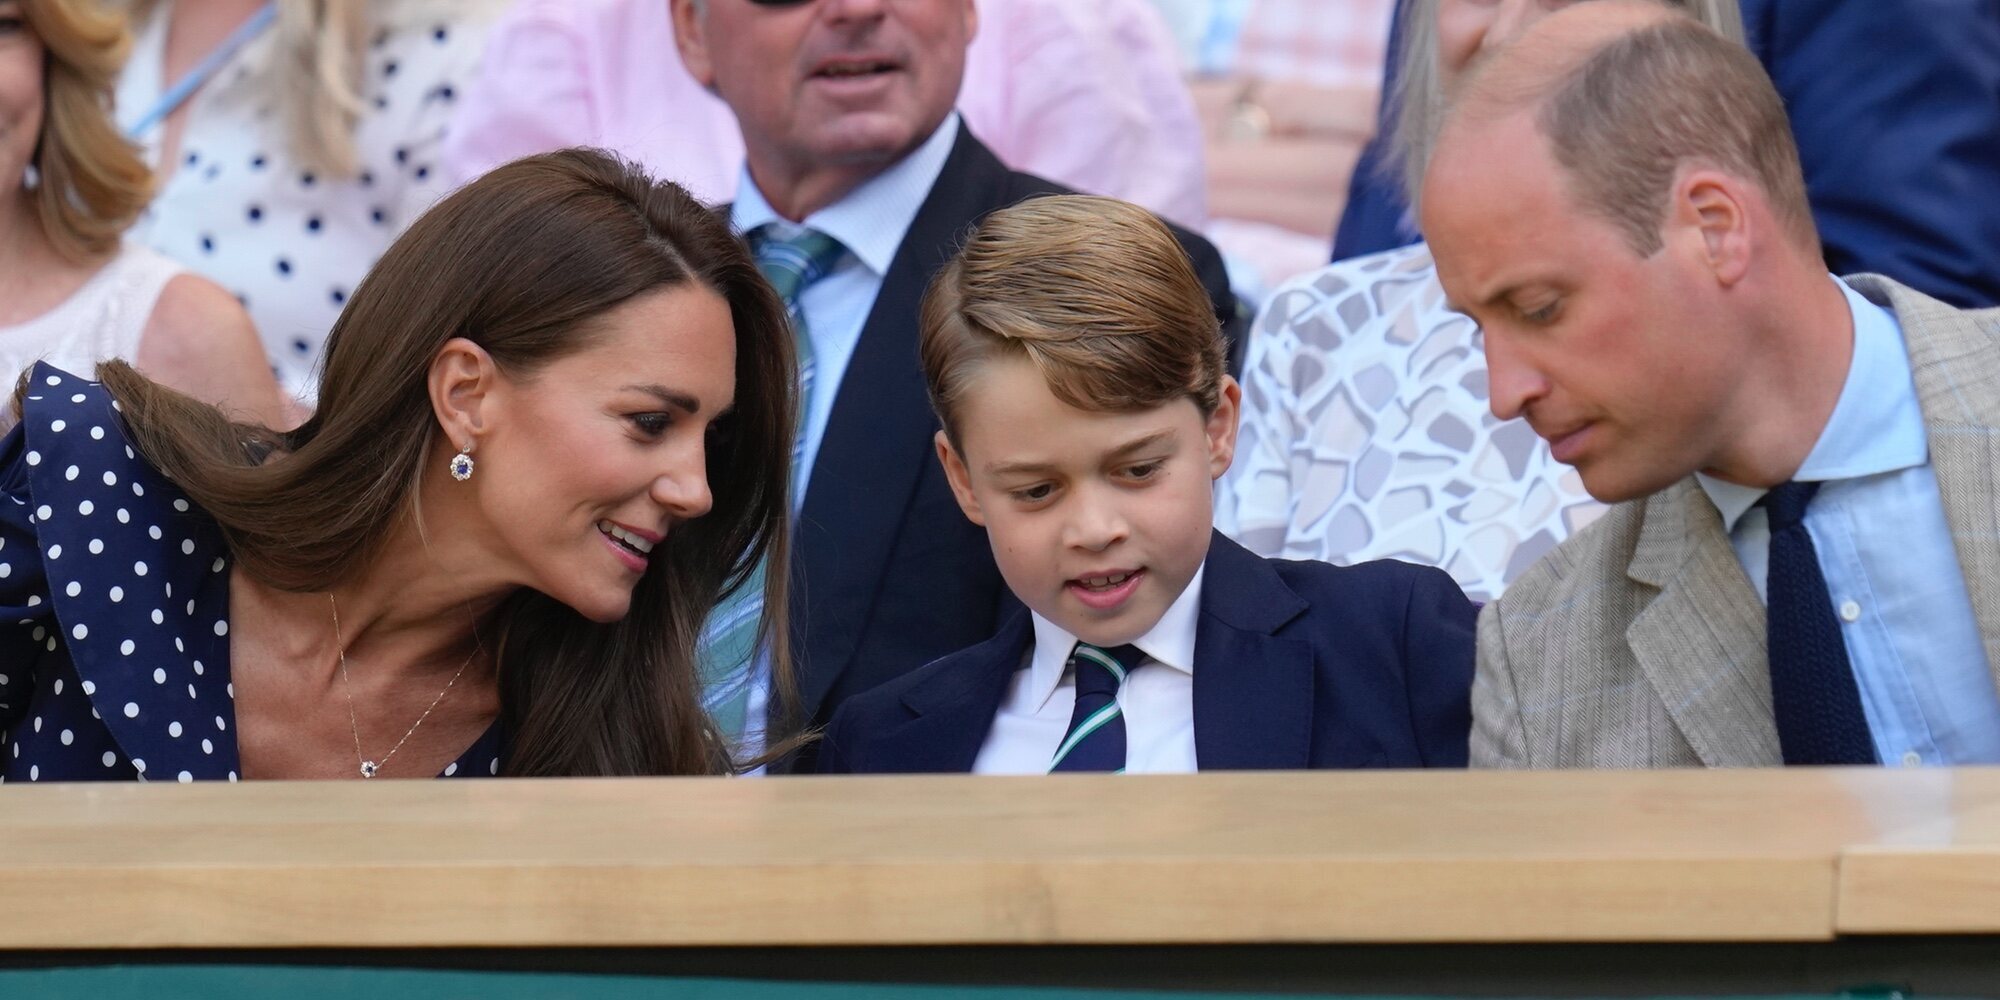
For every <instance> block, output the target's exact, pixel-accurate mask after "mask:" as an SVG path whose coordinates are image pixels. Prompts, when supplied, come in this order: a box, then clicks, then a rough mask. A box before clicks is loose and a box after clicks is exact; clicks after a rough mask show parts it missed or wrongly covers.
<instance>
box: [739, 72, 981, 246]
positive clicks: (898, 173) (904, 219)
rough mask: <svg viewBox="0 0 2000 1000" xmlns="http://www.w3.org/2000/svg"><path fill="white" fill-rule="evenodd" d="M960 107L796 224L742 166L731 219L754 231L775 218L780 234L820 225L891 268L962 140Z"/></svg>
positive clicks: (829, 233) (742, 228)
mask: <svg viewBox="0 0 2000 1000" xmlns="http://www.w3.org/2000/svg"><path fill="white" fill-rule="evenodd" d="M958 123H959V117H958V112H956V111H953V112H952V113H951V114H949V115H946V116H945V119H944V121H943V122H942V123H941V124H939V125H938V127H937V131H935V132H932V133H931V136H930V138H928V139H925V140H924V142H923V144H922V145H920V146H918V147H917V148H916V149H915V150H913V151H911V153H910V154H909V155H908V156H905V157H903V158H902V159H900V160H898V161H896V163H895V164H894V165H892V166H891V167H889V169H887V170H884V171H882V172H881V173H879V174H876V175H875V176H873V177H870V178H869V179H868V180H867V181H865V182H863V183H862V185H861V186H860V187H857V188H855V189H854V190H852V191H849V192H848V193H847V196H846V197H844V198H842V199H840V200H839V201H836V202H834V203H833V204H831V205H828V206H826V207H825V208H822V209H820V210H819V211H817V212H814V213H813V214H811V215H808V216H806V219H805V222H804V223H793V222H791V221H790V220H788V219H786V218H784V217H783V216H780V215H779V214H778V212H777V210H776V209H773V208H772V207H771V203H770V202H769V201H766V200H765V198H764V192H762V191H760V190H758V189H757V182H756V181H755V180H754V179H752V178H751V176H750V168H749V167H748V166H747V165H746V166H745V167H744V168H743V173H742V178H741V180H740V181H739V182H738V184H737V185H736V192H737V193H736V201H735V203H734V204H732V205H731V206H730V209H729V220H730V222H732V223H734V224H735V226H736V229H737V231H739V232H742V233H751V232H755V231H756V230H757V227H759V226H763V225H767V224H771V223H776V224H777V226H778V229H779V235H781V236H791V235H793V234H794V233H796V232H797V231H798V230H800V229H816V230H818V231H820V232H822V233H825V234H826V235H828V236H831V237H833V238H834V239H836V240H839V241H840V245H841V246H844V247H846V248H847V250H848V252H849V253H852V254H853V255H854V256H855V258H856V259H857V260H859V261H861V263H862V264H864V265H866V266H867V268H868V269H869V270H870V271H873V272H874V273H875V274H877V275H884V274H888V273H889V264H890V262H892V261H894V260H895V259H896V250H897V248H899V247H901V246H902V245H903V234H904V233H906V232H908V231H909V228H910V223H912V222H914V221H916V218H917V211H918V210H919V209H921V208H923V207H924V199H926V198H928V197H930V193H931V187H932V186H933V185H935V184H936V183H937V179H938V175H939V174H941V173H943V172H944V161H945V160H946V159H948V158H949V157H950V156H951V148H952V146H953V145H954V144H955V143H957V142H958Z"/></svg>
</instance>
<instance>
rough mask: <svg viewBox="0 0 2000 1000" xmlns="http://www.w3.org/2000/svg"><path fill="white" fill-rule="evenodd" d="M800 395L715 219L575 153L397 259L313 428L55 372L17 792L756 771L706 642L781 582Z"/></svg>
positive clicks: (23, 613)
mask: <svg viewBox="0 0 2000 1000" xmlns="http://www.w3.org/2000/svg"><path fill="white" fill-rule="evenodd" d="M793 364H794V361H793V357H792V347H791V335H790V332H789V329H788V327H787V325H786V320H785V314H784V310H783V307H782V305H781V304H780V303H779V300H778V299H777V297H776V295H775V294H774V293H773V292H772V291H771V289H770V286H769V285H767V284H766V283H765V282H764V280H763V278H762V277H761V276H760V275H759V274H758V272H757V268H756V265H755V263H754V262H753V261H752V260H751V257H750V255H749V253H748V251H747V250H746V249H744V247H743V246H742V244H741V243H740V242H738V241H737V240H736V239H735V238H734V236H733V235H732V234H731V233H730V231H729V230H728V228H727V227H726V225H724V224H723V222H721V221H720V220H719V219H718V218H717V217H716V216H715V215H714V214H712V213H711V212H709V211H708V210H707V209H705V208H704V207H703V206H701V205H700V204H698V203H696V202H695V201H694V200H693V199H692V198H690V197H688V196H687V194H686V193H685V192H683V191H682V190H681V189H679V188H678V187H675V186H673V185H671V184H666V183H659V182H654V181H652V180H650V179H649V178H647V177H645V176H644V175H643V174H641V173H639V172H637V171H636V170H634V169H633V168H631V167H628V166H626V165H623V164H621V163H619V162H617V161H615V160H612V159H610V158H609V157H607V156H605V155H603V154H599V153H593V152H588V151H578V150H571V151H564V152H561V153H553V154H549V155H546V156H540V157H534V158H531V159H527V160H522V161H518V162H516V163H513V164H510V165H508V166H505V167H502V168H500V169H499V170H496V171H494V172H493V173H491V174H489V175H487V176H486V177H484V178H481V179H480V180H478V181H476V182H475V183H473V184H471V185H470V186H468V187H466V188H465V189H463V190H461V191H459V192H458V193H456V194H454V195H453V196H451V197H450V198H448V199H446V200H445V201H444V202H442V203H441V204H440V205H439V206H438V207H436V208H435V209H433V210H432V211H431V212H429V213H428V214H426V215H425V216H424V217H423V218H421V219H420V220H419V221H418V222H417V224H416V225H415V226H414V227H412V228H411V229H410V231H409V232H408V233H407V234H405V236H404V237H403V238H402V239H400V240H399V241H397V243H396V244H395V245H394V246H393V247H391V248H390V250H389V252H388V253H387V254H386V255H385V256H384V257H383V259H382V260H381V262H380V263H379V264H378V265H377V266H376V267H375V269H374V270H373V271H371V272H370V274H369V275H368V277H367V278H366V279H365V280H364V281H363V282H362V283H361V284H360V286H359V287H358V288H356V289H355V293H354V296H353V298H352V300H351V301H350V302H349V304H348V307H347V309H346V311H345V312H344V313H343V314H342V315H341V318H340V320H339V321H338V323H337V324H336V325H335V326H334V329H333V332H332V335H331V338H330V340H329V344H328V353H327V360H326V367H325V372H324V375H323V377H322V378H321V381H320V384H319V399H320V405H319V409H318V411H317V412H316V413H315V414H314V416H313V417H312V418H311V419H310V420H308V421H307V422H306V423H305V424H304V425H302V426H300V427H299V428H298V429H297V430H295V431H291V432H276V431H272V430H269V429H266V428H263V427H256V426H250V425H244V424H236V423H232V422H230V421H229V420H228V419H227V418H226V417H225V416H224V415H223V414H221V413H220V412H218V411H217V410H215V409H214V408H212V407H209V406H206V405H204V404H201V403H198V402H196V401H194V400H192V399H189V398H187V397H186V396H183V395H180V394H178V393H175V392H173V391H171V390H168V389H165V388H163V387H161V386H159V385H157V384H155V383H153V382H150V381H148V380H147V379H145V378H144V377H142V376H140V375H139V374H138V373H136V372H134V371H133V370H132V369H131V368H129V367H126V366H124V365H121V364H109V365H106V366H104V367H102V368H100V369H99V372H98V378H99V379H100V380H101V384H100V383H99V382H92V381H89V380H87V379H86V378H85V377H80V376H79V375H76V374H72V373H67V372H62V371H58V370H55V369H53V368H50V367H48V366H40V367H37V368H36V369H35V370H34V372H33V373H32V377H31V378H30V379H29V380H28V381H27V382H25V383H24V386H23V390H22V393H21V399H20V404H21V407H22V410H23V421H22V425H21V427H20V428H19V429H18V430H17V431H16V432H15V433H14V434H13V435H11V436H10V437H9V438H8V439H7V440H6V441H5V443H4V444H0V664H4V668H0V728H4V729H5V730H6V736H5V739H4V742H5V743H7V744H11V746H9V747H5V748H0V766H4V768H5V776H6V778H7V779H8V780H54V779H79V778H113V779H115V778H131V777H134V776H138V777H143V778H151V779H155V780H161V779H173V778H178V779H180V780H194V779H197V778H228V779H235V778H238V777H247V778H304V777H326V778H334V777H375V776H377V775H383V776H410V777H417V776H432V775H444V776H458V775H465V774H511V775H623V774H700V773H716V772H723V771H727V770H730V769H732V767H733V766H734V763H733V761H732V760H731V757H730V753H729V748H728V747H727V746H726V745H724V743H723V741H722V740H721V738H720V737H719V736H718V735H717V732H716V730H715V727H714V726H713V724H712V723H711V722H710V721H709V720H708V718H707V717H706V716H705V715H704V714H703V712H702V710H701V705H700V700H699V697H698V692H697V680H696V676H695V665H694V664H695V660H694V646H695V641H696V637H697V635H698V634H699V630H700V625H701V622H702V620H703V618H704V616H705V615H706V614H707V612H708V610H709V609H710V608H711V607H712V606H713V605H714V604H715V602H716V599H717V597H718V595H719V594H720V593H721V592H722V591H723V590H724V588H725V586H726V585H735V584H740V583H741V582H742V581H743V580H745V579H746V578H747V577H748V576H749V575H750V571H751V569H752V567H754V566H755V565H756V564H757V562H758V560H759V559H760V558H763V557H764V556H765V555H766V553H768V554H769V556H770V558H772V559H774V560H777V561H778V562H779V564H782V561H783V558H784V550H785V544H786V517H787V515H786V503H785V496H786V483H785V478H786V469H787V468H788V466H789V453H790V448H791V431H792V423H793V419H794V415H793V411H794V406H795V403H794V400H793V394H794V385H793V380H794V374H793ZM784 580H785V577H784V574H769V575H768V576H767V577H766V578H765V580H764V582H763V584H762V585H763V586H764V588H765V603H766V605H767V606H773V607H782V606H783V602H784V598H785V594H784ZM770 620H774V621H782V620H784V616H783V615H782V614H779V615H773V616H770ZM782 640H783V636H782V634H779V635H774V636H771V637H770V641H772V642H773V643H774V644H775V645H776V646H777V647H778V655H777V656H776V658H775V659H776V662H777V663H778V664H779V671H778V676H779V678H780V681H779V689H778V690H779V691H780V693H781V695H782V694H783V693H784V692H785V691H787V690H788V686H787V681H786V680H785V678H786V677H787V675H786V673H785V672H784V670H783V669H782V665H783V664H784V663H785V662H786V661H785V657H784V655H783V648H782V645H783V642H782Z"/></svg>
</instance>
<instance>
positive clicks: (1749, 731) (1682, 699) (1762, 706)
mask: <svg viewBox="0 0 2000 1000" xmlns="http://www.w3.org/2000/svg"><path fill="white" fill-rule="evenodd" d="M1644 502H1645V505H1646V507H1645V514H1644V516H1645V523H1644V524H1643V525H1642V526H1641V528H1640V534H1639V540H1638V543H1637V544H1636V545H1635V546H1634V547H1633V552H1632V559H1631V562H1630V564H1629V565H1628V566H1627V570H1626V572H1627V575H1628V576H1630V577H1631V578H1632V579H1633V580H1635V581H1637V582H1639V583H1642V584H1646V585H1648V586H1651V587H1656V588H1658V589H1659V593H1658V595H1657V596H1655V597H1654V598H1653V599H1652V600H1651V601H1650V602H1649V603H1647V605H1646V606H1645V608H1644V609H1643V610H1641V611H1640V612H1639V613H1638V614H1637V615H1636V616H1635V617H1634V618H1633V620H1632V624H1631V625H1630V626H1629V627H1627V629H1626V631H1625V637H1626V641H1627V642H1628V643H1629V644H1630V647H1631V650H1632V654H1633V656H1634V657H1635V658H1636V659H1637V660H1638V662H1639V666H1640V669H1641V670H1643V671H1644V672H1645V675H1646V679H1647V680H1648V681H1649V682H1651V684H1652V685H1653V689H1654V691H1655V692H1657V693H1658V694H1659V696H1660V700H1661V701H1662V702H1664V703H1665V704H1666V708H1667V712H1668V714H1669V715H1671V716H1672V717H1673V719H1674V723H1675V725H1676V726H1678V727H1679V729H1680V731H1681V735H1682V736H1683V737H1685V738H1686V739H1687V741H1688V744H1689V745H1690V746H1691V747H1693V748H1694V751H1695V753H1696V754H1697V755H1698V756H1699V757H1700V758H1701V761H1702V763H1703V764H1706V765H1707V766H1709V767H1756V766H1765V765H1775V764H1778V763H1780V762H1781V761H1782V759H1783V758H1782V755H1781V754H1780V752H1779V749H1778V731H1777V726H1776V724H1775V723H1774V722H1773V721H1772V714H1771V677H1770V668H1769V665H1768V661H1767V659H1766V656H1765V652H1764V636H1765V632H1764V608H1763V604H1762V603H1761V602H1759V601H1758V599H1757V592H1756V590H1755V589H1753V588H1752V587H1751V585H1750V580H1749V578H1747V577H1745V576H1744V575H1743V566H1742V564H1741V563H1739V562H1737V560H1736V551H1735V550H1734V549H1733V548H1731V547H1730V544H1729V536H1728V534H1727V533H1725V532H1724V531H1723V530H1722V515H1721V514H1719V513H1718V512H1717V511H1716V509H1715V505H1714V504H1713V503H1711V502H1710V501H1709V499H1708V496H1707V494H1705V493H1703V492H1702V491H1701V487H1700V486H1699V485H1697V484H1696V483H1695V481H1694V480H1693V479H1692V478H1690V479H1685V480H1682V481H1681V482H1679V483H1676V484H1674V485H1673V486H1671V487H1669V488H1668V489H1666V490H1664V491H1662V492H1660V493H1658V494H1655V495H1654V496H1652V497H1650V498H1648V499H1647V500H1646V501H1644Z"/></svg>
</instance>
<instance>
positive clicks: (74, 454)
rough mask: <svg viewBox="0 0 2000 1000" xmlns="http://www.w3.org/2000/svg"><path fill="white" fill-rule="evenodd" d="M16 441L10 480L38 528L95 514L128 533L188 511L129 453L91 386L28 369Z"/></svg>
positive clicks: (44, 367) (118, 419)
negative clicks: (19, 484)
mask: <svg viewBox="0 0 2000 1000" xmlns="http://www.w3.org/2000/svg"><path fill="white" fill-rule="evenodd" d="M16 433H18V434H20V435H21V441H20V446H19V450H18V452H17V453H16V458H15V461H16V462H17V463H18V464H19V466H20V467H21V468H20V469H19V470H18V471H19V475H18V477H10V478H19V479H21V480H23V481H25V484H26V487H27V495H28V497H29V502H30V503H31V504H33V505H35V506H36V507H38V508H39V510H38V520H40V521H42V522H44V524H45V526H46V525H49V524H53V523H60V522H61V521H62V520H64V519H65V518H68V517H81V518H90V517H92V516H93V515H95V514H96V512H97V510H98V509H99V508H103V509H104V510H105V511H106V513H107V515H108V516H111V518H112V520H114V521H116V522H117V523H120V524H123V525H128V526H129V525H132V524H134V523H139V522H141V521H142V519H143V518H144V517H145V516H148V515H153V514H156V513H157V514H159V515H163V516H164V515H168V514H188V513H190V512H191V511H192V508H191V507H190V505H189V504H188V501H187V498H186V496H185V495H184V494H182V493H181V491H180V490H179V489H177V488H175V487H174V486H173V484H171V483H169V482H167V480H166V478H165V477H164V476H162V475H161V474H160V473H159V471H158V470H156V469H154V468H153V467H152V465H151V464H150V463H148V462H147V461H146V459H145V456H143V455H141V454H140V453H139V450H138V449H137V448H136V447H134V446H133V443H132V440H131V438H130V437H129V436H128V435H127V433H126V426H125V420H124V415H123V413H122V411H121V408H120V406H119V403H118V400H116V399H114V398H112V395H111V391H110V390H109V389H107V388H105V386H104V384H103V383H101V382H99V381H97V380H96V379H94V378H87V377H85V376H83V375H79V374H77V373H75V372H70V371H65V370H63V369H61V368H57V367H55V366H53V365H49V364H37V365H35V366H34V367H33V368H32V369H30V370H29V372H28V375H27V376H26V385H25V386H23V391H22V397H21V424H20V427H19V428H18V429H17V431H16ZM43 511H45V512H46V513H41V512H43ZM45 530H46V527H45Z"/></svg>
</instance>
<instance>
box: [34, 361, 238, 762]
mask: <svg viewBox="0 0 2000 1000" xmlns="http://www.w3.org/2000/svg"><path fill="white" fill-rule="evenodd" d="M34 378H35V384H36V387H37V388H39V389H41V390H42V392H40V393H36V394H33V395H30V396H29V397H28V398H27V400H26V404H27V407H28V409H27V413H26V415H25V419H24V420H23V424H24V425H25V427H26V430H25V433H26V434H27V443H28V446H29V448H30V449H32V450H34V451H35V452H36V453H37V454H39V455H42V456H47V457H46V458H44V459H43V460H41V461H39V462H37V463H35V464H34V465H32V466H31V468H30V469H29V472H28V476H29V486H30V489H31V490H32V491H33V495H34V497H35V498H36V500H37V501H39V502H41V505H42V507H43V508H45V509H46V513H42V514H40V515H39V517H38V521H39V524H38V525H37V538H38V542H39V544H40V546H41V549H42V560H43V566H44V568H45V571H46V573H47V575H48V584H49V594H50V603H51V604H52V605H53V607H54V610H55V621H56V623H57V625H58V626H59V627H60V628H61V630H62V633H63V634H62V642H63V644H64V647H65V649H66V651H67V652H68V654H69V658H70V663H71V665H72V666H73V667H74V668H75V670H76V675H77V678H78V680H79V681H80V682H81V684H82V688H83V692H84V695H85V696H86V697H88V698H89V699H90V703H91V707H92V708H93V709H94V710H95V711H96V712H97V715H98V716H99V717H100V718H101V719H102V720H103V723H104V727H105V728H106V729H107V730H109V731H110V733H111V737H112V739H113V740H115V741H116V742H117V744H118V747H119V749H121V750H123V751H124V752H125V756H126V757H127V758H129V759H130V760H132V761H133V763H134V766H135V767H138V768H139V770H140V774H141V775H143V776H145V777H147V778H149V779H152V780H156V781H158V780H165V781H171V780H174V779H175V778H176V777H178V776H179V775H181V774H186V775H188V776H189V778H190V779H226V778H228V777H230V775H231V774H233V773H235V772H236V771H237V770H238V765H237V756H236V736H235V733H233V732H231V731H230V730H231V729H232V728H233V727H234V726H235V724H236V713H235V710H234V708H233V703H232V695H231V692H230V688H229V640H228V638H227V637H226V627H225V628H218V623H224V622H226V621H227V620H228V617H229V571H228V565H229V563H228V559H227V558H226V556H225V555H224V553H226V551H227V549H226V546H225V545H224V544H223V542H222V538H221V535H220V533H219V532H218V531H217V530H216V528H215V525H214V523H213V522H212V521H210V520H209V519H208V518H206V517H202V516H200V515H198V514H196V513H193V512H192V511H191V510H189V509H187V507H186V506H185V504H186V496H185V494H183V493H182V492H181V491H180V490H179V489H178V488H176V487H175V486H174V485H173V484H171V483H169V482H167V481H166V479H165V478H164V477H162V476H161V475H160V474H159V473H158V472H156V471H154V470H153V469H152V468H151V467H150V466H148V465H146V464H145V463H144V462H140V461H136V460H130V459H125V458H123V456H122V451H123V449H124V437H123V428H122V426H121V425H120V424H119V423H118V421H117V418H116V415H115V414H113V413H111V412H109V411H108V410H106V411H105V412H103V413H102V414H101V415H100V416H99V417H98V418H96V419H92V418H90V417H89V416H87V415H86V416H85V417H83V418H79V417H78V416H76V415H75V414H70V415H69V416H68V420H67V421H66V424H67V425H73V426H66V428H65V430H62V431H58V430H54V429H52V428H53V426H54V425H53V422H52V421H51V420H49V419H48V418H47V417H46V416H45V414H47V413H50V412H53V409H52V408H53V407H54V406H56V405H58V404H64V405H71V406H76V407H77V408H78V409H81V408H82V407H83V406H84V405H88V404H71V403H70V397H71V395H72V394H73V392H76V391H82V392H84V393H86V394H89V393H102V392H103V390H102V389H101V388H97V387H96V383H91V382H86V381H85V380H84V379H82V378H80V377H78V376H76V375H71V374H68V373H65V372H61V371H59V370H57V369H55V368H52V367H50V366H48V365H37V366H36V368H35V369H34ZM49 379H57V380H60V381H59V383H57V384H53V385H52V384H51V383H50V382H49V381H48V380H49ZM86 425H89V426H96V427H102V428H103V429H104V431H105V432H106V433H105V434H104V435H103V436H102V437H98V436H92V437H91V441H92V442H93V443H92V444H90V445H87V446H86V445H84V444H82V440H81V439H82V437H83V435H85V434H86ZM65 435H67V437H68V438H69V439H68V440H65ZM86 448H87V449H89V450H88V451H86ZM58 456H61V457H58ZM71 458H74V459H76V461H75V462H74V463H72V462H71V461H70V459H71ZM85 465H87V466H88V468H87V470H85V469H79V468H78V466H85ZM106 476H109V477H114V478H115V482H113V481H110V480H106V479H103V478H100V477H106ZM86 477H87V478H86ZM79 480H81V482H79ZM100 482H101V483H103V484H104V485H103V489H102V490H98V491H96V493H95V494H94V495H97V496H98V497H99V499H98V500H96V501H91V502H89V503H88V504H87V505H85V503H84V498H85V497H87V496H90V495H93V494H91V493H86V492H84V491H83V490H82V486H83V485H84V484H88V485H90V486H92V487H95V486H97V484H98V483H100ZM175 504H181V505H183V506H182V507H180V508H178V509H177V508H176V507H175V506H174V505H175ZM86 510H88V513H87V514H86V513H85V511H86ZM183 546H186V548H183ZM109 581H115V582H110V583H109V585H107V583H108V582H109Z"/></svg>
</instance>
